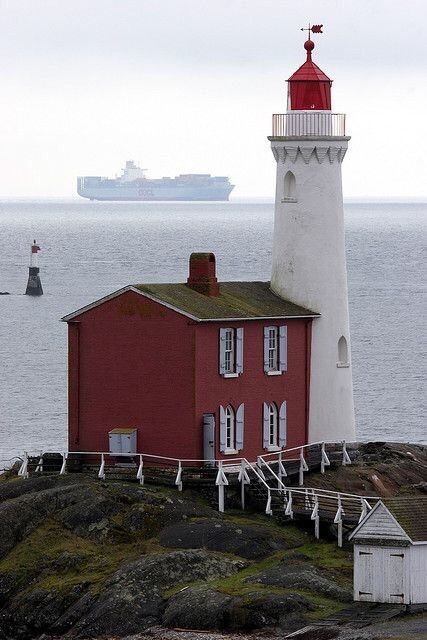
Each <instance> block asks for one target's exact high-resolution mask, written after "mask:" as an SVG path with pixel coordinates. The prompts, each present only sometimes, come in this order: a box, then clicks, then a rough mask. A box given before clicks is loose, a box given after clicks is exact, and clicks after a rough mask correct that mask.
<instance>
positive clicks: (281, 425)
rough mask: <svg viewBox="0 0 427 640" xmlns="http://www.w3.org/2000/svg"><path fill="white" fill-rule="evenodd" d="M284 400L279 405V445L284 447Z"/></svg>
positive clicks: (285, 434) (285, 431) (285, 432)
mask: <svg viewBox="0 0 427 640" xmlns="http://www.w3.org/2000/svg"><path fill="white" fill-rule="evenodd" d="M286 440H287V429H286V400H285V401H284V402H282V404H281V405H280V411H279V447H286Z"/></svg>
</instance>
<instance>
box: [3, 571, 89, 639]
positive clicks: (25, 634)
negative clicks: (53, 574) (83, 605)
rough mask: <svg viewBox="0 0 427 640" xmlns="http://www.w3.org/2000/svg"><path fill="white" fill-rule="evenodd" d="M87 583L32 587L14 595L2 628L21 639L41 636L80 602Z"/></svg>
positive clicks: (4, 614)
mask: <svg viewBox="0 0 427 640" xmlns="http://www.w3.org/2000/svg"><path fill="white" fill-rule="evenodd" d="M85 588H86V585H83V584H82V585H76V586H74V587H72V588H71V589H68V590H66V589H63V590H58V589H52V590H48V589H41V588H35V589H30V590H28V591H25V592H23V593H21V594H20V595H19V596H17V597H16V598H14V600H13V601H12V602H11V605H10V606H9V607H8V608H7V609H6V610H4V611H3V612H2V615H1V619H0V627H1V628H2V629H3V632H4V633H5V636H6V638H8V639H9V638H10V640H20V639H21V638H22V639H27V638H33V637H35V636H38V635H39V634H40V633H41V632H43V631H45V630H46V629H50V628H51V626H52V625H53V624H54V623H55V622H56V621H57V620H58V618H60V616H61V615H62V614H63V613H64V612H65V611H66V610H67V609H68V608H69V607H70V606H71V605H72V604H73V603H74V602H75V601H77V600H78V599H79V598H80V596H81V595H82V592H83V591H84V590H85Z"/></svg>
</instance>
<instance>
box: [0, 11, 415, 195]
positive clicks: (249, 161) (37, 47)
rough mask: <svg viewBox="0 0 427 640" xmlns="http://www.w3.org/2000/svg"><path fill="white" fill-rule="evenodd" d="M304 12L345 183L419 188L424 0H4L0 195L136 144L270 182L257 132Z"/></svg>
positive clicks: (146, 158)
mask: <svg viewBox="0 0 427 640" xmlns="http://www.w3.org/2000/svg"><path fill="white" fill-rule="evenodd" d="M309 20H310V21H311V22H312V23H323V24H324V34H323V35H318V36H314V37H313V39H315V41H316V48H315V50H314V52H313V59H314V60H315V62H316V63H317V64H318V65H319V66H320V67H321V68H322V69H323V70H324V71H325V72H326V73H327V74H328V75H329V76H330V77H332V78H333V79H334V84H333V88H332V90H333V95H332V99H333V104H332V108H333V110H334V111H338V112H345V113H347V118H348V133H349V135H351V136H352V140H351V141H350V149H349V152H348V153H347V156H346V159H345V162H344V165H343V168H344V192H345V196H347V197H364V196H366V197H383V196H386V197H408V198H411V197H424V196H427V180H426V175H427V167H426V160H425V158H426V142H427V141H426V132H427V118H426V104H427V87H426V85H427V83H426V77H427V73H426V72H427V69H426V44H425V43H426V38H427V36H426V33H425V30H426V24H427V2H425V0H406V1H403V0H355V1H353V0H322V1H321V2H320V1H319V0H298V1H297V2H296V1H295V0H293V1H290V0H10V1H8V0H0V79H1V94H0V95H1V99H0V110H1V111H0V132H1V133H0V175H1V180H0V185H1V186H0V196H39V197H40V196H65V197H68V196H73V195H74V194H75V179H76V176H77V175H111V176H113V175H115V174H116V173H118V172H119V171H120V168H121V167H122V166H123V164H124V161H125V160H126V159H134V160H136V161H137V162H138V163H140V165H141V166H143V167H145V168H147V169H148V176H149V177H160V176H164V175H172V176H173V175H176V174H178V173H190V172H200V173H202V172H203V173H212V174H216V175H229V176H230V178H231V180H232V182H233V183H234V184H236V189H235V191H234V194H235V196H236V197H237V196H240V197H244V196H269V197H273V193H274V178H275V163H274V159H273V156H272V154H271V151H270V149H269V142H268V140H267V138H266V137H267V135H269V134H270V127H271V114H272V113H280V112H284V111H285V110H286V104H285V84H286V83H285V80H286V79H287V78H288V77H289V75H291V73H293V72H294V71H295V70H296V69H297V67H298V66H300V65H301V64H302V63H303V61H304V59H305V52H304V49H303V42H304V39H305V36H304V35H303V34H302V33H301V31H300V30H299V28H300V27H302V26H304V25H305V24H306V23H307V22H308V21H309Z"/></svg>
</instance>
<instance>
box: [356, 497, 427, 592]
mask: <svg viewBox="0 0 427 640" xmlns="http://www.w3.org/2000/svg"><path fill="white" fill-rule="evenodd" d="M349 540H352V542H353V543H354V599H355V600H361V601H367V602H392V603H401V604H415V603H426V602H427V496H419V497H418V496H417V497H412V496H402V497H399V498H389V499H385V500H380V501H379V502H377V504H376V505H375V507H374V508H373V509H372V510H371V511H370V512H369V513H368V514H367V515H366V516H365V518H364V519H363V520H362V521H361V522H360V524H359V525H358V526H357V527H356V529H355V530H354V531H353V532H352V534H351V535H350V536H349Z"/></svg>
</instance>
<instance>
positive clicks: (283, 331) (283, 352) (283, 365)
mask: <svg viewBox="0 0 427 640" xmlns="http://www.w3.org/2000/svg"><path fill="white" fill-rule="evenodd" d="M279 336H280V338H279V362H280V371H287V370H288V327H287V326H286V325H282V326H281V327H280V328H279Z"/></svg>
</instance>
